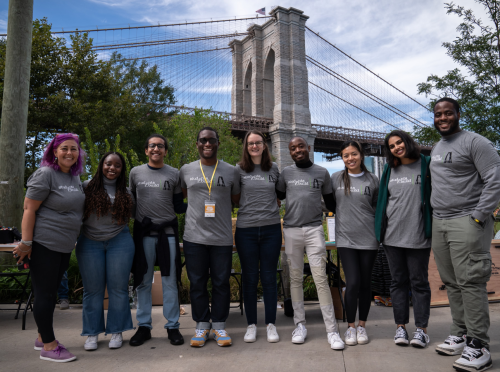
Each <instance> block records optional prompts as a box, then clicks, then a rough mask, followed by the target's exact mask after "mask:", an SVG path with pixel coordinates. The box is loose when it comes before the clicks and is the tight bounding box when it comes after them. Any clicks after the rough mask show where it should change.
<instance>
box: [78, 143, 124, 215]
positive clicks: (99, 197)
mask: <svg viewBox="0 0 500 372" xmlns="http://www.w3.org/2000/svg"><path fill="white" fill-rule="evenodd" d="M109 155H116V156H118V157H119V158H120V161H121V162H122V171H121V173H120V175H119V176H118V178H117V180H116V194H115V202H114V204H113V205H112V204H111V199H110V198H109V195H108V193H107V192H106V190H105V189H104V182H103V178H104V175H103V173H102V169H103V167H104V160H106V158H107V157H108V156H109ZM126 174H127V166H126V164H125V159H124V158H123V155H122V154H120V153H117V152H113V151H109V152H107V153H105V154H104V156H103V157H102V158H101V160H100V161H99V166H98V167H97V172H96V174H95V175H94V177H93V178H92V180H90V182H89V184H88V185H87V187H86V188H85V212H84V214H83V218H84V219H87V218H89V216H90V215H91V214H92V213H95V214H96V215H97V218H98V219H99V217H103V216H105V215H107V214H108V213H109V211H111V212H112V213H111V218H112V220H113V221H116V222H117V223H118V224H119V225H125V224H127V223H128V221H129V219H130V215H131V214H132V205H133V202H132V197H131V196H130V194H129V193H128V192H127V177H126Z"/></svg>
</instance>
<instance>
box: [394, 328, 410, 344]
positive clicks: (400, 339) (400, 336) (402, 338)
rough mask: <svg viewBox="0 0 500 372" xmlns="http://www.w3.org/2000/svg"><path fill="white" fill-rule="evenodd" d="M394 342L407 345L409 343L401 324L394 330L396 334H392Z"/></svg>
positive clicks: (406, 333)
mask: <svg viewBox="0 0 500 372" xmlns="http://www.w3.org/2000/svg"><path fill="white" fill-rule="evenodd" d="M394 343H395V344H396V345H399V346H408V344H409V343H410V342H409V341H408V332H406V329H405V328H404V327H402V326H399V327H398V329H397V330H396V336H394Z"/></svg>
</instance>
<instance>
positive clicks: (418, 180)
mask: <svg viewBox="0 0 500 372" xmlns="http://www.w3.org/2000/svg"><path fill="white" fill-rule="evenodd" d="M420 183H421V181H420V174H419V175H417V178H416V179H415V185H420Z"/></svg>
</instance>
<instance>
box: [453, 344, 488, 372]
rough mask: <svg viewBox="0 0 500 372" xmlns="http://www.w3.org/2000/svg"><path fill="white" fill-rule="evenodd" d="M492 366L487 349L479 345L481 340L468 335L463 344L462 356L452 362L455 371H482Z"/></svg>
mask: <svg viewBox="0 0 500 372" xmlns="http://www.w3.org/2000/svg"><path fill="white" fill-rule="evenodd" d="M492 366H493V362H492V360H491V355H490V352H489V351H488V349H486V348H485V347H483V346H482V345H481V341H479V340H478V339H475V338H471V337H469V338H468V339H467V345H465V346H464V351H463V352H462V356H461V357H460V358H459V359H457V360H456V361H455V363H453V368H455V369H456V370H457V371H464V372H466V371H474V372H476V371H477V372H480V371H484V370H486V369H488V368H491V367H492Z"/></svg>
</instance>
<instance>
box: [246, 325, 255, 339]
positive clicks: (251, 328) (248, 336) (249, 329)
mask: <svg viewBox="0 0 500 372" xmlns="http://www.w3.org/2000/svg"><path fill="white" fill-rule="evenodd" d="M256 340H257V326H256V325H255V324H250V325H249V326H248V327H247V333H245V337H244V338H243V341H245V342H255V341H256Z"/></svg>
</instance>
